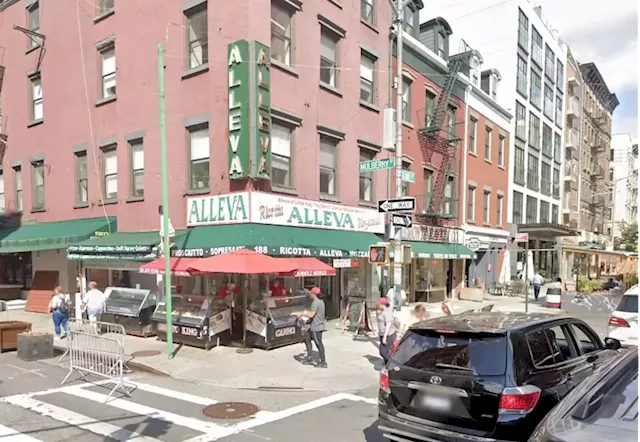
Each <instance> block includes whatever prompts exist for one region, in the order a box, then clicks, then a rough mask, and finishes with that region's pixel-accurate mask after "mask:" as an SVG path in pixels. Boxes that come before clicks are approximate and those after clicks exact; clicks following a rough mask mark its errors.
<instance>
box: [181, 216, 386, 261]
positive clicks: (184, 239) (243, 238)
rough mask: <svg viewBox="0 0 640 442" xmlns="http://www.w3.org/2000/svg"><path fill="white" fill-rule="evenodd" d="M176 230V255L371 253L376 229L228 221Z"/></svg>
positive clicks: (353, 255) (334, 255)
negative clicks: (254, 252) (352, 230)
mask: <svg viewBox="0 0 640 442" xmlns="http://www.w3.org/2000/svg"><path fill="white" fill-rule="evenodd" d="M183 232H184V231H180V232H177V233H176V238H175V242H174V246H173V247H172V249H171V255H172V256H185V257H201V256H212V255H219V254H222V253H228V252H231V251H233V250H237V249H241V248H246V249H250V250H254V251H256V252H260V253H264V254H267V255H271V256H315V257H326V258H360V257H367V256H368V252H369V246H370V245H372V244H376V243H377V242H379V241H380V239H379V238H378V237H377V236H376V235H374V234H373V233H363V232H349V231H344V230H327V229H306V228H302V227H288V226H271V225H265V224H228V225H223V226H204V227H194V228H191V229H188V230H187V231H186V233H183Z"/></svg>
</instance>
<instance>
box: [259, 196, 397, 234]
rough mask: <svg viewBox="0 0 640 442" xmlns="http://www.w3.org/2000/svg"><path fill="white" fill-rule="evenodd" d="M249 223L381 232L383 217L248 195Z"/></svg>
mask: <svg viewBox="0 0 640 442" xmlns="http://www.w3.org/2000/svg"><path fill="white" fill-rule="evenodd" d="M251 222H252V223H257V224H271V225H278V226H293V227H307V228H315V229H331V230H348V231H353V232H370V233H384V231H385V222H384V214H381V213H378V212H377V211H375V210H371V209H365V208H362V207H351V206H343V205H339V204H331V203H327V202H324V201H311V200H303V199H299V198H292V197H288V196H283V195H276V194H271V193H262V192H252V193H251Z"/></svg>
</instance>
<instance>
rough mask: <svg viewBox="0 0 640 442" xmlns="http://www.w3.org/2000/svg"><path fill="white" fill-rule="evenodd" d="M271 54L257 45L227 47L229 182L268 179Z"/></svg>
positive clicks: (241, 43)
mask: <svg viewBox="0 0 640 442" xmlns="http://www.w3.org/2000/svg"><path fill="white" fill-rule="evenodd" d="M270 59H271V54H270V50H269V47H268V46H265V45H263V44H262V43H258V42H256V41H247V40H237V41H234V42H232V43H230V44H229V45H228V46H227V69H228V84H227V86H228V94H229V99H228V115H229V178H230V179H232V180H235V179H245V178H260V179H270V174H271V73H270V71H269V65H270Z"/></svg>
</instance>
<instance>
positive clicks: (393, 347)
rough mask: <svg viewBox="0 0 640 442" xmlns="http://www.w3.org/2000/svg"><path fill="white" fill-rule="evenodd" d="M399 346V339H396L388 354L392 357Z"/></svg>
mask: <svg viewBox="0 0 640 442" xmlns="http://www.w3.org/2000/svg"><path fill="white" fill-rule="evenodd" d="M399 345H400V339H396V340H395V341H394V342H393V344H391V348H390V349H389V354H390V355H392V354H394V353H395V352H396V351H397V350H398V346H399Z"/></svg>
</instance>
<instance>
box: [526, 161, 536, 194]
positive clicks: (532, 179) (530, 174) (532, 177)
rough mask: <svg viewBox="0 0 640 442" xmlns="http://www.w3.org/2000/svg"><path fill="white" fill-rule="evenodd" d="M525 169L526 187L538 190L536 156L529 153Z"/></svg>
mask: <svg viewBox="0 0 640 442" xmlns="http://www.w3.org/2000/svg"><path fill="white" fill-rule="evenodd" d="M528 163H529V164H528V166H529V167H528V169H529V170H528V171H527V187H528V188H529V189H532V190H538V157H536V156H534V155H531V154H529V159H528Z"/></svg>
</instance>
